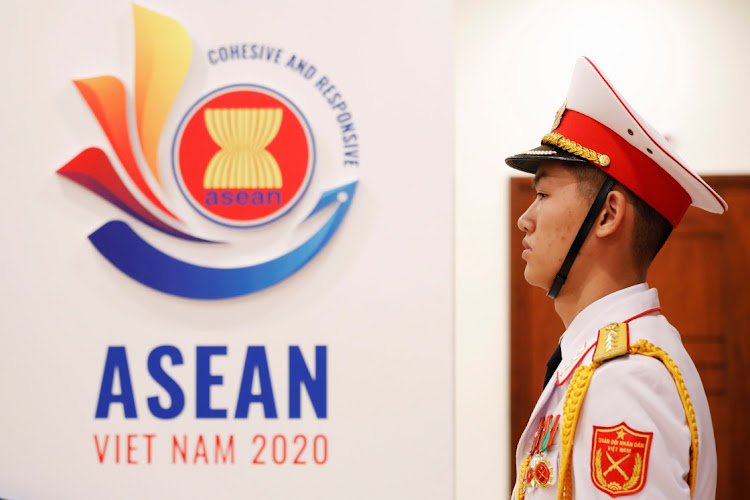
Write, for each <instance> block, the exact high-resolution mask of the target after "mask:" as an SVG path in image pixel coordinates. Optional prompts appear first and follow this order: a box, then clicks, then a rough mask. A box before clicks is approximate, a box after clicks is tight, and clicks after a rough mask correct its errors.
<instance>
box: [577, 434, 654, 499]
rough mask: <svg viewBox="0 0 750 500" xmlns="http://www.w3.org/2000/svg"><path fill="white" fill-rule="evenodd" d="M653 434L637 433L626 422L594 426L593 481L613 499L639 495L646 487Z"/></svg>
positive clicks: (592, 450) (592, 451)
mask: <svg viewBox="0 0 750 500" xmlns="http://www.w3.org/2000/svg"><path fill="white" fill-rule="evenodd" d="M653 435H654V433H653V432H641V431H636V430H634V429H631V428H630V427H628V426H627V425H626V424H625V422H623V423H621V424H619V425H616V426H614V427H597V426H594V438H593V443H592V446H591V480H592V481H593V482H594V485H595V486H596V487H597V488H599V489H600V490H602V491H603V492H605V493H607V494H608V495H609V496H611V497H613V498H614V497H618V496H625V495H632V494H634V493H638V492H639V491H641V490H642V489H643V487H644V486H645V485H646V474H647V472H648V458H649V452H650V450H651V438H652V437H653Z"/></svg>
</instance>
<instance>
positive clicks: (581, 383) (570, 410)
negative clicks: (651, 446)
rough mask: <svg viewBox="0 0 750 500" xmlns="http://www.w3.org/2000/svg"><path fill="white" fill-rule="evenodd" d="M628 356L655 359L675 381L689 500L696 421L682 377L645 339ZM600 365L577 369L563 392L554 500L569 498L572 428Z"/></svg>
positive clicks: (695, 459)
mask: <svg viewBox="0 0 750 500" xmlns="http://www.w3.org/2000/svg"><path fill="white" fill-rule="evenodd" d="M628 353H629V354H641V355H643V356H649V357H652V358H656V359H658V360H659V361H661V362H662V363H663V364H664V366H665V367H666V368H667V370H669V373H670V374H671V375H672V378H673V379H674V381H675V385H676V386H677V392H678V393H679V395H680V400H681V401H682V407H683V409H684V410H685V416H686V418H687V422H688V428H689V429H690V470H689V472H688V484H689V485H690V497H691V498H692V496H693V493H694V492H695V478H696V475H697V474H696V471H697V470H698V422H697V421H696V419H695V410H694V408H693V404H692V402H691V401H690V396H689V395H688V391H687V387H686V386H685V381H684V380H683V378H682V374H680V370H679V368H678V367H677V365H676V364H675V362H674V361H673V360H672V358H670V357H669V354H667V353H666V352H665V351H663V350H662V349H660V348H658V347H656V346H655V345H653V344H651V343H650V342H648V341H646V340H643V339H641V340H639V341H638V342H636V343H635V344H633V345H631V346H630V347H629V348H628ZM601 364H602V363H601V362H593V363H591V364H590V365H587V366H580V367H578V368H577V369H576V371H575V374H574V375H573V379H572V380H571V381H570V385H569V386H568V390H567V392H566V393H565V402H564V403H563V422H562V427H561V429H560V439H561V445H562V456H561V458H560V474H559V476H558V478H559V479H558V481H559V482H558V484H557V498H558V500H562V499H566V498H573V476H572V474H571V473H570V469H571V464H572V462H571V459H572V455H573V438H574V437H575V431H576V425H577V424H578V415H579V413H580V412H581V407H582V406H583V399H584V397H585V396H586V392H587V391H588V388H589V384H591V378H592V377H593V375H594V370H596V369H597V368H599V367H600V366H601Z"/></svg>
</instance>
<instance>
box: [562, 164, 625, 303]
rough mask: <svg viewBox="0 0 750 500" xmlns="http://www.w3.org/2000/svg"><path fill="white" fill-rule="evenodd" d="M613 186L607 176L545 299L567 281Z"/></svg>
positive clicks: (610, 178) (612, 181)
mask: <svg viewBox="0 0 750 500" xmlns="http://www.w3.org/2000/svg"><path fill="white" fill-rule="evenodd" d="M614 185H615V180H614V179H613V178H612V177H610V176H609V175H608V176H607V179H606V180H605V181H604V184H602V187H601V189H599V194H597V195H596V199H595V200H594V203H592V204H591V208H590V209H589V213H587V214H586V218H585V219H584V220H583V224H581V229H579V230H578V234H576V238H575V239H574V240H573V244H572V245H570V250H568V255H566V256H565V260H564V261H563V264H562V267H560V271H558V273H557V276H555V281H554V282H553V283H552V288H550V289H549V292H547V297H551V298H553V299H554V298H555V297H557V294H558V293H560V288H562V286H563V285H564V284H565V280H567V279H568V273H569V272H570V268H571V267H572V266H573V261H574V260H576V257H577V256H578V252H579V251H580V250H581V246H583V242H584V241H586V236H587V235H588V234H589V231H590V230H591V228H592V227H593V225H594V222H596V218H597V217H598V216H599V212H600V211H601V209H602V207H603V206H604V201H605V200H606V199H607V195H608V194H609V192H610V191H611V190H612V186H614Z"/></svg>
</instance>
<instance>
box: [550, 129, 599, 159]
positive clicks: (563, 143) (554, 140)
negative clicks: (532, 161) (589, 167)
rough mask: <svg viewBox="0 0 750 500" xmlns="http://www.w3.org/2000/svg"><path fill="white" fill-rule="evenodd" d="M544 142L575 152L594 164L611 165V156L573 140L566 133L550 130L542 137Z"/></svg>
mask: <svg viewBox="0 0 750 500" xmlns="http://www.w3.org/2000/svg"><path fill="white" fill-rule="evenodd" d="M542 144H549V145H551V146H557V147H558V148H561V149H564V150H565V151H567V152H568V153H573V154H574V155H576V156H580V157H581V158H584V159H586V160H588V161H590V162H591V163H593V164H594V165H599V166H600V167H607V166H609V156H607V155H604V154H601V153H597V152H596V151H594V150H593V149H589V148H586V147H583V146H581V145H580V144H578V143H577V142H575V141H571V140H570V139H568V138H567V137H565V136H564V135H561V134H557V133H555V132H550V133H549V134H547V135H545V136H544V137H542Z"/></svg>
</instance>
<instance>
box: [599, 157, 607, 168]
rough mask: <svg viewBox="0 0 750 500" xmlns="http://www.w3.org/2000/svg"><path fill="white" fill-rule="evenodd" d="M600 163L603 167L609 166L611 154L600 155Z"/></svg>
mask: <svg viewBox="0 0 750 500" xmlns="http://www.w3.org/2000/svg"><path fill="white" fill-rule="evenodd" d="M599 165H601V166H602V167H608V166H609V156H607V155H599Z"/></svg>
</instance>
